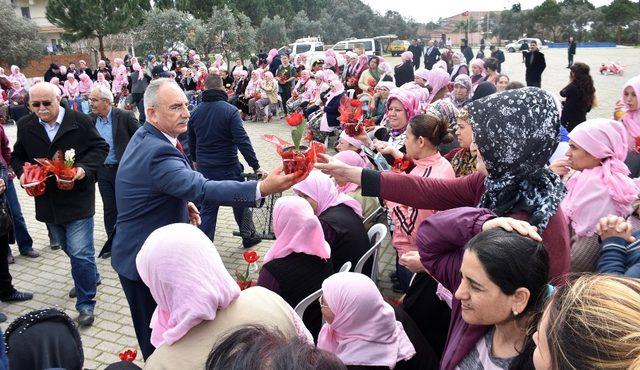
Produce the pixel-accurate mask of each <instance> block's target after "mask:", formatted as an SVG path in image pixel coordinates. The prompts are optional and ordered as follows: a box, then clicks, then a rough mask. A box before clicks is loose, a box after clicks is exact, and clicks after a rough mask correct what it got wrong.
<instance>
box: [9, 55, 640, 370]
mask: <svg viewBox="0 0 640 370" xmlns="http://www.w3.org/2000/svg"><path fill="white" fill-rule="evenodd" d="M544 52H545V54H546V57H547V65H548V67H547V71H546V72H545V73H544V75H543V82H542V83H543V87H544V88H547V89H549V90H550V91H553V92H558V91H560V89H562V87H564V85H565V84H566V83H567V81H568V71H567V70H566V69H565V68H564V67H565V66H566V65H565V63H566V50H548V49H547V50H544ZM505 54H506V57H507V62H506V63H505V64H504V65H503V71H504V72H505V73H508V74H510V75H511V77H512V79H515V80H520V81H524V65H523V64H522V63H521V57H520V55H519V54H509V53H505ZM639 56H640V51H639V50H638V49H632V48H627V49H625V48H617V49H589V50H586V49H578V54H577V56H576V61H585V62H587V63H588V64H590V66H591V68H592V72H593V71H594V70H595V73H592V74H593V76H594V81H595V84H596V89H597V97H598V106H597V107H595V108H594V110H593V111H592V112H591V114H590V115H589V117H598V116H607V117H608V116H610V115H611V112H612V110H613V108H612V107H613V105H614V103H615V100H616V99H618V98H619V96H620V89H621V86H622V84H623V83H624V81H626V79H627V78H628V77H630V76H634V75H636V74H638V73H639V72H640V62H639V61H640V58H638V57H639ZM610 60H620V61H622V62H623V63H624V64H627V67H626V70H627V72H626V76H625V77H624V78H621V77H618V76H600V75H599V74H598V73H597V68H598V66H599V65H600V63H601V62H607V61H610ZM387 61H389V62H390V64H391V65H395V64H398V63H399V58H387ZM246 128H247V132H248V133H249V136H250V137H251V140H252V142H253V145H254V147H255V150H256V152H257V155H258V158H259V159H260V161H261V165H262V166H263V168H265V169H273V168H274V167H275V166H277V165H278V163H279V159H278V157H277V155H276V153H275V150H274V148H273V147H272V146H271V145H270V144H268V143H266V142H264V141H262V140H261V139H260V138H259V136H260V135H261V134H263V133H272V134H276V135H278V136H280V137H282V138H284V139H287V138H288V137H289V136H288V130H287V128H286V126H285V124H284V123H283V121H274V122H271V123H268V124H263V123H247V124H246ZM5 130H6V131H7V134H8V136H9V138H10V140H11V143H12V144H13V142H14V141H15V135H16V130H15V126H7V127H5ZM15 183H16V185H17V186H18V195H19V198H20V201H21V204H22V208H23V212H24V215H25V219H26V221H27V224H28V227H29V231H30V232H31V236H32V237H33V239H34V248H35V249H37V250H38V251H39V252H40V253H41V254H42V256H41V257H40V258H37V259H30V258H25V257H22V256H19V255H18V250H17V246H15V245H14V246H12V248H13V253H14V255H15V256H16V263H15V264H13V265H10V271H11V274H12V275H13V278H14V284H15V286H16V288H18V289H20V290H29V291H33V292H34V299H33V300H31V301H27V302H20V303H12V304H6V303H0V311H2V312H4V313H5V314H7V316H8V322H7V323H5V324H3V325H2V328H3V329H6V327H7V325H8V323H10V322H11V321H12V320H14V319H15V318H16V317H17V316H19V315H22V314H25V313H27V312H29V311H30V310H34V309H40V308H44V307H49V306H57V307H60V308H61V309H64V310H65V311H66V312H67V313H68V314H69V315H70V316H71V317H72V318H75V317H76V316H77V314H76V312H75V308H74V304H75V299H70V298H69V297H68V296H67V294H68V291H69V289H70V288H71V287H72V286H73V281H72V279H71V275H70V264H69V259H68V257H67V256H66V255H65V254H64V252H62V251H60V250H59V251H52V250H50V249H49V248H48V247H47V245H48V237H47V229H46V227H45V226H44V224H42V223H40V222H38V221H36V220H35V212H34V202H33V199H31V198H30V197H28V196H27V195H26V193H25V192H24V191H23V190H21V189H19V184H18V182H17V180H16V182H15ZM235 230H237V226H236V225H235V221H234V219H233V215H232V212H231V210H230V208H226V207H222V208H221V210H220V213H219V217H218V229H217V230H216V239H215V245H216V247H217V249H218V251H219V252H220V255H221V256H222V259H223V261H224V263H225V265H226V267H227V269H228V270H229V272H230V273H231V274H233V273H234V271H235V270H236V268H240V267H241V266H244V261H243V259H242V252H243V249H242V247H241V240H240V238H239V237H234V236H233V235H232V232H233V231H235ZM105 240H106V235H105V232H104V226H103V218H102V204H101V201H100V196H99V193H98V191H97V187H96V216H95V244H96V250H99V249H100V248H101V247H102V245H103V244H104V242H105ZM271 243H272V242H270V241H264V242H262V243H261V244H259V245H258V246H257V247H256V248H255V249H256V250H257V251H258V252H259V254H260V255H261V256H263V255H264V254H265V253H266V251H267V249H268V248H269V246H270V245H271ZM97 263H98V270H99V271H100V274H101V276H102V285H100V286H99V287H98V295H97V297H96V299H97V301H98V304H97V306H96V311H95V313H96V321H95V323H94V325H93V326H92V327H90V328H87V329H81V335H82V341H83V346H84V353H85V359H86V361H85V367H86V368H88V369H102V368H104V367H105V365H106V364H109V363H112V362H115V361H117V360H118V353H119V352H120V351H122V350H123V349H126V348H137V343H136V339H135V334H134V331H133V327H132V325H131V318H130V315H129V307H128V305H127V301H126V299H125V297H124V294H123V293H122V290H121V288H120V283H119V281H118V278H117V275H116V274H115V272H114V271H113V269H112V268H111V265H110V261H109V260H104V259H98V261H97ZM394 264H395V257H394V254H393V249H392V247H391V246H390V245H389V243H388V242H386V243H385V244H384V245H383V253H382V258H381V261H380V277H381V281H380V282H379V284H380V287H381V289H382V291H383V293H384V294H386V295H389V296H394V295H393V294H392V293H391V290H390V282H389V280H388V277H387V273H388V272H390V271H392V270H393V268H394ZM254 277H255V273H254ZM141 356H142V355H141V354H139V359H140V358H141ZM139 363H140V362H139Z"/></svg>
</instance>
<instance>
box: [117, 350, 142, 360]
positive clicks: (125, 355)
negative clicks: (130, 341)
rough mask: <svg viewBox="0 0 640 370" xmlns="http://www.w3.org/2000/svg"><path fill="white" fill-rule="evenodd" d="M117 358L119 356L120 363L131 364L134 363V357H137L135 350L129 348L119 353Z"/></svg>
mask: <svg viewBox="0 0 640 370" xmlns="http://www.w3.org/2000/svg"><path fill="white" fill-rule="evenodd" d="M119 356H120V361H124V362H133V361H135V359H136V357H138V351H136V350H135V349H132V348H129V349H126V350H124V351H122V352H120V355H119Z"/></svg>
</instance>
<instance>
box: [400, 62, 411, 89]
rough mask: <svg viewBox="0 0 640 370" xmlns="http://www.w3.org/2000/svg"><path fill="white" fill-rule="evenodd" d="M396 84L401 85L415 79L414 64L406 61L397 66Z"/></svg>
mask: <svg viewBox="0 0 640 370" xmlns="http://www.w3.org/2000/svg"><path fill="white" fill-rule="evenodd" d="M395 77H396V86H397V87H400V86H402V85H404V84H406V83H407V82H411V81H413V78H414V77H413V64H411V62H404V63H402V64H398V65H397V66H396V67H395Z"/></svg>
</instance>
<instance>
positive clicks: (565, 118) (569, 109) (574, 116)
mask: <svg viewBox="0 0 640 370" xmlns="http://www.w3.org/2000/svg"><path fill="white" fill-rule="evenodd" d="M560 96H562V97H563V98H565V100H564V101H563V102H562V115H561V116H560V121H561V122H562V124H563V125H564V127H565V128H566V129H567V130H569V132H571V130H573V129H574V128H575V127H576V126H577V125H579V124H581V123H582V122H584V121H586V120H587V113H588V112H589V111H590V110H591V106H585V105H584V103H583V97H584V92H583V91H582V90H581V89H580V88H578V87H577V86H576V85H575V84H574V83H570V84H569V85H567V87H565V88H564V89H562V90H561V91H560Z"/></svg>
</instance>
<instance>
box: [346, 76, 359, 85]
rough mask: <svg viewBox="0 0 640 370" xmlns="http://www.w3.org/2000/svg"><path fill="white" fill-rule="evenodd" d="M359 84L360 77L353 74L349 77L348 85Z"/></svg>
mask: <svg viewBox="0 0 640 370" xmlns="http://www.w3.org/2000/svg"><path fill="white" fill-rule="evenodd" d="M357 84H358V79H357V78H356V76H351V77H349V78H347V86H356V85H357Z"/></svg>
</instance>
